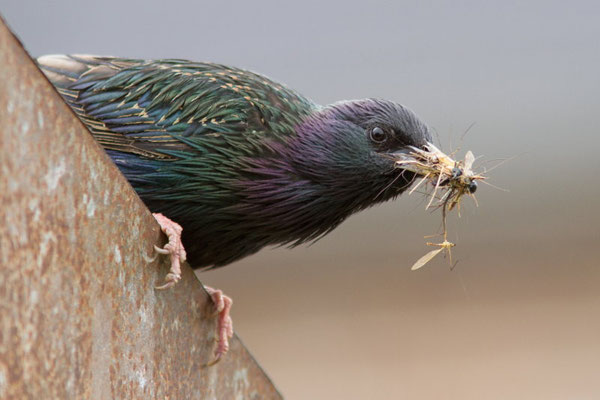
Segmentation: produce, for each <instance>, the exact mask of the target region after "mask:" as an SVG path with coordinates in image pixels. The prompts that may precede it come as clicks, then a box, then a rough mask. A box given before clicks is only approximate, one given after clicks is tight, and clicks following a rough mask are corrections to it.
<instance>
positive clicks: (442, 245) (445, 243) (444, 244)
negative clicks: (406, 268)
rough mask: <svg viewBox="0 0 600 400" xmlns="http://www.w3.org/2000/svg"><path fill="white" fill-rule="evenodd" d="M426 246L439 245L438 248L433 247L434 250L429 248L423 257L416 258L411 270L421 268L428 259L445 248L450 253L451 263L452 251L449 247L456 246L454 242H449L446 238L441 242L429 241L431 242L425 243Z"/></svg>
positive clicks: (431, 258)
mask: <svg viewBox="0 0 600 400" xmlns="http://www.w3.org/2000/svg"><path fill="white" fill-rule="evenodd" d="M426 244H427V246H439V247H440V248H439V249H435V250H431V251H430V252H429V253H427V254H425V255H424V256H423V257H421V258H419V259H418V260H417V262H416V263H414V264H413V266H412V267H411V268H410V269H411V271H415V270H417V269H419V268H421V267H422V266H424V265H425V264H427V263H428V262H429V261H431V260H433V258H434V257H435V256H437V255H438V254H440V253H441V252H442V251H444V250H446V251H447V252H448V254H449V255H450V263H452V253H451V252H450V249H451V248H452V247H454V246H456V245H455V244H454V243H451V242H449V241H447V240H444V241H443V242H442V243H431V242H427V243H426Z"/></svg>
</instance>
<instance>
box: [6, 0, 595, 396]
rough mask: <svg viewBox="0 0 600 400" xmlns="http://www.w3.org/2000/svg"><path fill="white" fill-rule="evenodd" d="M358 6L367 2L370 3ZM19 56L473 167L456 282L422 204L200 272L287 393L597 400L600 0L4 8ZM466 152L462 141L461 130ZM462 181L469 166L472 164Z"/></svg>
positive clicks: (16, 2)
mask: <svg viewBox="0 0 600 400" xmlns="http://www.w3.org/2000/svg"><path fill="white" fill-rule="evenodd" d="M367 3H369V4H367ZM0 13H2V15H3V16H4V17H5V18H6V20H7V22H8V23H9V25H10V26H11V27H12V28H13V29H14V31H16V33H17V34H18V35H19V37H20V38H21V39H22V41H23V42H24V44H25V46H26V48H27V49H28V50H29V51H30V53H31V54H32V55H34V56H39V55H42V54H48V53H92V54H101V55H118V56H126V57H140V58H164V57H175V58H188V59H193V60H203V61H213V62H220V63H225V64H231V65H235V66H239V67H245V68H248V69H252V70H255V71H258V72H261V73H263V74H266V75H268V76H270V77H272V78H274V79H276V80H279V81H281V82H284V83H286V84H288V85H289V86H291V87H292V88H295V89H297V90H298V91H300V92H301V93H303V94H304V95H306V96H308V97H311V98H312V99H314V100H315V101H317V102H319V103H329V102H333V101H337V100H341V99H353V98H362V97H381V98H387V99H390V100H395V101H398V102H400V103H403V104H405V105H407V106H409V107H410V108H412V109H413V110H415V111H416V112H417V114H419V115H420V116H421V117H422V118H423V119H424V120H425V121H426V122H427V123H428V124H430V125H431V126H432V127H434V128H435V129H436V131H437V132H438V134H439V142H440V143H439V144H440V145H441V146H442V148H443V149H445V150H451V149H453V148H455V147H458V146H460V147H461V151H460V152H459V154H460V155H461V156H462V155H463V154H464V152H465V151H466V150H468V149H471V150H473V152H474V153H475V155H483V156H485V157H484V158H483V159H482V160H481V161H480V162H478V164H476V166H477V165H479V167H480V168H483V167H484V166H487V167H490V166H493V165H494V164H495V163H494V162H489V163H486V160H494V159H500V158H508V157H513V156H515V158H514V159H512V160H510V161H508V162H506V163H504V164H503V165H502V166H500V167H499V168H497V169H495V170H494V171H493V172H491V173H490V174H489V175H490V182H491V183H493V184H494V185H497V186H500V187H502V188H506V189H509V190H510V192H504V191H500V190H496V189H494V188H491V187H488V186H485V185H481V186H480V190H479V191H478V192H477V198H478V201H479V207H476V206H475V204H474V203H473V202H472V201H470V200H468V199H467V200H466V201H465V202H464V206H463V210H462V217H461V218H460V219H458V218H457V217H456V215H453V216H452V218H451V220H450V221H451V222H450V239H451V240H453V241H455V242H456V243H457V244H458V245H457V247H456V248H455V251H454V257H455V259H458V260H460V261H459V263H458V265H457V267H456V268H455V269H454V270H453V271H450V270H449V266H448V262H447V261H446V260H443V259H442V258H440V259H439V260H435V261H433V262H431V263H430V264H429V265H427V266H426V267H425V268H423V269H422V270H419V271H417V272H411V271H410V266H411V265H412V263H413V262H414V261H415V260H416V259H417V258H418V257H420V256H421V255H422V254H424V253H425V252H426V251H428V250H430V249H429V248H427V247H426V246H425V245H424V242H425V241H424V239H423V236H424V235H428V234H432V233H436V231H437V230H438V228H439V222H440V216H439V215H438V214H431V213H430V212H429V211H425V209H424V208H425V204H424V203H423V197H422V196H421V195H416V194H414V195H412V196H406V195H405V196H404V197H403V198H401V199H399V201H396V202H393V203H389V204H385V205H382V206H379V207H375V208H373V209H371V210H368V211H365V212H362V213H361V214H358V215H356V216H354V217H352V218H350V219H349V220H348V221H347V222H345V223H344V224H343V225H342V226H341V227H340V228H339V229H337V230H336V231H334V232H333V233H332V234H330V235H329V236H327V237H325V238H324V239H323V240H321V241H319V242H318V243H316V244H314V245H312V246H302V247H299V248H296V249H294V250H287V249H275V250H264V251H262V252H261V253H260V254H258V255H256V256H253V257H250V258H247V259H245V260H243V261H241V262H238V263H236V264H234V265H231V266H228V267H226V268H224V269H221V270H218V271H214V272H208V273H203V274H200V275H199V277H200V278H201V279H202V280H203V281H204V282H205V283H207V284H210V285H212V286H216V287H219V288H221V289H223V290H224V291H225V292H227V293H228V294H230V295H231V296H232V297H233V298H234V300H235V305H234V308H233V316H234V324H235V329H236V331H237V332H238V334H239V335H240V336H241V337H242V338H243V340H244V341H245V343H246V345H247V346H248V347H249V348H250V350H251V351H252V352H253V354H254V355H255V357H256V358H257V360H258V361H259V362H260V363H261V364H262V365H263V366H264V368H265V369H266V371H267V372H268V374H269V375H270V376H271V377H272V379H273V380H274V382H275V384H276V385H277V386H278V387H279V388H280V390H281V391H282V393H283V394H284V395H286V397H287V398H289V399H307V398H310V399H332V398H335V399H365V398H377V399H396V398H417V399H506V398H511V399H533V398H536V399H542V398H543V399H597V398H600V380H598V376H599V373H600V294H599V293H600V262H599V261H598V260H599V258H598V249H599V247H600V246H599V242H600V212H599V210H598V206H599V205H600V201H599V199H598V196H599V195H600V190H599V188H598V183H599V181H600V180H599V177H598V174H599V173H600V157H599V155H598V152H599V145H600V135H598V132H599V128H598V125H599V124H598V121H597V120H598V116H599V114H600V44H599V43H600V42H599V38H600V5H599V3H598V2H594V1H590V2H578V1H574V2H569V3H568V4H567V3H566V2H564V1H553V2H550V1H539V2H536V1H529V2H526V3H525V2H513V1H497V2H485V4H484V2H427V3H426V2H417V1H412V2H404V1H388V2H383V1H373V2H355V1H352V2H350V1H338V2H322V1H318V2H317V1H297V2H293V3H289V4H285V3H284V2H280V1H262V0H258V1H245V2H238V3H235V2H217V1H214V2H203V1H188V2H186V1H169V2H166V1H156V0H147V1H144V2H141V1H140V2H134V1H131V2H126V1H113V0H110V1H109V0H105V1H101V2H100V1H94V2H86V1H66V0H60V1H44V2H41V1H40V2H32V1H21V0H0ZM472 123H475V125H474V126H473V127H472V128H471V129H470V131H469V132H468V134H467V135H466V136H465V137H464V139H463V140H462V142H461V140H460V137H461V136H462V135H463V133H464V132H465V130H467V128H468V127H469V126H470V125H471V124H472ZM476 169H477V168H476Z"/></svg>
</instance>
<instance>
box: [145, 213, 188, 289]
mask: <svg viewBox="0 0 600 400" xmlns="http://www.w3.org/2000/svg"><path fill="white" fill-rule="evenodd" d="M152 216H154V218H155V219H156V222H158V224H159V225H160V229H161V230H162V231H163V232H164V233H165V235H167V238H168V239H169V242H168V243H167V244H166V245H165V247H163V248H162V249H161V248H160V247H157V246H154V249H155V250H156V252H157V253H160V254H168V255H169V256H170V258H171V269H170V270H169V273H168V274H167V277H166V278H165V284H164V285H162V286H157V287H156V289H168V288H170V287H171V286H173V285H175V284H176V283H177V281H179V280H180V279H181V263H182V262H184V261H185V258H186V254H185V249H184V248H183V244H181V232H182V230H183V229H182V228H181V225H179V224H178V223H176V222H173V221H171V220H170V219H169V218H167V217H165V216H164V215H162V214H159V213H154V214H152Z"/></svg>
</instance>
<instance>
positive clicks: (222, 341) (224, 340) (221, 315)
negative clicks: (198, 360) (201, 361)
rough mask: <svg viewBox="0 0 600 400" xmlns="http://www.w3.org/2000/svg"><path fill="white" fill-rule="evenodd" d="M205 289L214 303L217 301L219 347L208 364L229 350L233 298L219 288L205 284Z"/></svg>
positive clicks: (217, 359)
mask: <svg viewBox="0 0 600 400" xmlns="http://www.w3.org/2000/svg"><path fill="white" fill-rule="evenodd" d="M204 289H206V291H207V292H208V294H209V295H210V298H211V299H212V301H213V303H215V308H216V309H217V310H216V311H217V315H218V320H217V335H218V337H217V348H216V350H215V359H214V360H213V361H211V362H210V363H209V364H208V365H214V364H216V363H217V362H219V360H220V359H221V357H223V356H224V355H225V354H226V353H227V351H229V338H231V337H232V336H233V321H232V320H231V316H230V315H229V310H231V305H232V304H233V300H231V297H229V296H226V295H224V294H223V292H222V291H220V290H219V289H213V288H211V287H209V286H205V287H204Z"/></svg>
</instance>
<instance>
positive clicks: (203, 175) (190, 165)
mask: <svg viewBox="0 0 600 400" xmlns="http://www.w3.org/2000/svg"><path fill="white" fill-rule="evenodd" d="M38 64H39V66H40V68H41V69H42V70H43V71H44V73H45V74H46V76H47V77H48V78H49V80H50V81H51V82H52V83H53V84H54V85H55V86H56V88H57V90H58V91H59V93H60V94H61V95H62V96H63V98H64V99H65V100H66V102H67V103H68V104H69V105H70V106H71V107H72V108H73V110H74V111H75V112H76V113H77V115H78V116H79V117H80V119H81V120H82V121H83V122H84V123H85V125H86V126H87V127H88V128H89V130H90V131H91V132H92V134H93V135H94V137H95V138H96V139H97V141H98V142H99V143H100V144H101V145H102V146H103V147H104V148H105V149H106V150H107V152H108V154H109V155H110V156H111V158H112V159H113V161H114V162H115V163H116V164H117V166H118V167H119V168H120V169H121V171H122V172H123V174H124V175H125V176H126V177H127V178H128V180H129V181H130V182H131V184H132V186H133V187H134V188H135V189H136V191H137V192H138V194H139V195H140V196H141V197H142V199H143V200H144V202H145V203H146V204H147V205H148V207H149V208H150V209H151V210H152V211H155V212H163V213H165V214H166V215H168V216H169V217H171V218H173V219H175V220H177V221H178V222H180V223H181V224H182V225H183V227H184V232H185V233H184V244H186V247H187V248H188V254H189V259H190V262H191V264H192V265H193V266H197V267H205V266H218V265H224V264H227V263H229V262H231V261H234V260H235V259H238V258H241V257H243V256H245V255H248V254H251V253H253V252H255V251H257V250H259V249H260V248H261V247H263V246H264V245H266V244H269V243H270V242H273V241H274V240H272V238H271V239H269V238H267V237H266V236H265V235H264V234H262V236H260V240H259V238H254V239H247V240H246V239H244V238H249V236H251V234H249V232H248V231H246V232H244V229H243V226H242V225H240V224H241V222H240V221H239V219H240V216H239V215H236V213H235V212H234V211H232V210H234V209H235V207H236V205H237V204H236V202H237V201H238V200H239V199H238V197H237V193H236V189H235V187H234V182H235V181H237V180H243V179H244V176H241V174H243V173H244V171H246V170H248V169H251V164H252V162H251V161H250V160H252V159H257V160H260V159H261V158H263V157H266V156H271V155H272V147H273V144H274V143H285V142H286V141H287V140H289V139H290V138H291V137H293V136H294V135H295V130H294V127H295V126H297V125H298V124H299V123H301V121H302V120H303V118H305V117H306V116H307V115H309V114H310V113H311V112H313V111H314V110H315V109H316V107H317V106H316V105H315V104H314V103H312V102H311V101H309V100H307V99H306V98H304V97H302V96H300V95H298V94H297V93H296V92H294V91H292V90H290V89H288V88H286V87H285V86H283V85H281V84H279V83H277V82H274V81H272V80H270V79H268V78H266V77H264V76H262V75H259V74H256V73H253V72H250V71H246V70H241V69H236V68H231V67H227V66H223V65H219V64H212V63H196V62H190V61H185V60H156V61H146V60H134V59H123V58H114V57H97V56H87V55H73V56H66V55H52V56H43V57H40V58H39V59H38ZM223 210H229V211H227V212H225V211H223ZM250 229H251V227H250V226H248V230H250ZM186 238H187V240H186ZM186 242H187V243H186ZM200 242H203V244H202V245H200V244H199V243H200Z"/></svg>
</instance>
